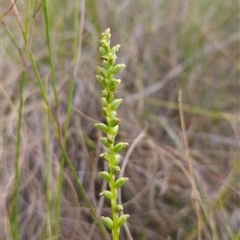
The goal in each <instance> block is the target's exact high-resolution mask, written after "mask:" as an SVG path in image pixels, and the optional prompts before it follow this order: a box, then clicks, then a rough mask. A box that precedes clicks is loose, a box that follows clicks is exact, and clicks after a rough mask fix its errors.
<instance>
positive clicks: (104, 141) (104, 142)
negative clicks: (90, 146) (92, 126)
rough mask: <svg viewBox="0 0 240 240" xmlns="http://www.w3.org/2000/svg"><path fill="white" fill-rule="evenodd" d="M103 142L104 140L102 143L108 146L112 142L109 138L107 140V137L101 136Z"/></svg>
mask: <svg viewBox="0 0 240 240" xmlns="http://www.w3.org/2000/svg"><path fill="white" fill-rule="evenodd" d="M101 142H102V144H103V145H104V146H105V147H106V148H109V147H111V143H109V142H108V140H107V138H106V137H102V138H101Z"/></svg>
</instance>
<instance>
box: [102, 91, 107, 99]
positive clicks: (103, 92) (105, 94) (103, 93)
mask: <svg viewBox="0 0 240 240" xmlns="http://www.w3.org/2000/svg"><path fill="white" fill-rule="evenodd" d="M102 96H103V97H104V98H106V97H107V96H108V91H107V90H102ZM106 101H107V100H106Z"/></svg>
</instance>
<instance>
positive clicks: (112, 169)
mask: <svg viewBox="0 0 240 240" xmlns="http://www.w3.org/2000/svg"><path fill="white" fill-rule="evenodd" d="M120 170H121V169H120V167H119V166H114V167H112V168H111V173H112V174H117V173H119V172H120Z"/></svg>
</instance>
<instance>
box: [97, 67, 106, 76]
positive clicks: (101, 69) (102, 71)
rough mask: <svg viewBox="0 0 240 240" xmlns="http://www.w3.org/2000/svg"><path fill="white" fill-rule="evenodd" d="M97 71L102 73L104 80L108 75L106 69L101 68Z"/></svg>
mask: <svg viewBox="0 0 240 240" xmlns="http://www.w3.org/2000/svg"><path fill="white" fill-rule="evenodd" d="M97 70H98V71H99V72H100V74H101V75H102V76H103V77H104V78H106V77H107V75H108V73H107V71H106V69H104V68H101V67H97Z"/></svg>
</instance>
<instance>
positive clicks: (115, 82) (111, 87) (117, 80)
mask: <svg viewBox="0 0 240 240" xmlns="http://www.w3.org/2000/svg"><path fill="white" fill-rule="evenodd" d="M121 82H122V80H121V79H116V80H114V81H113V82H112V83H111V85H110V86H109V89H110V91H112V92H114V91H116V90H117V88H118V85H119V84H120V83H121Z"/></svg>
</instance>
